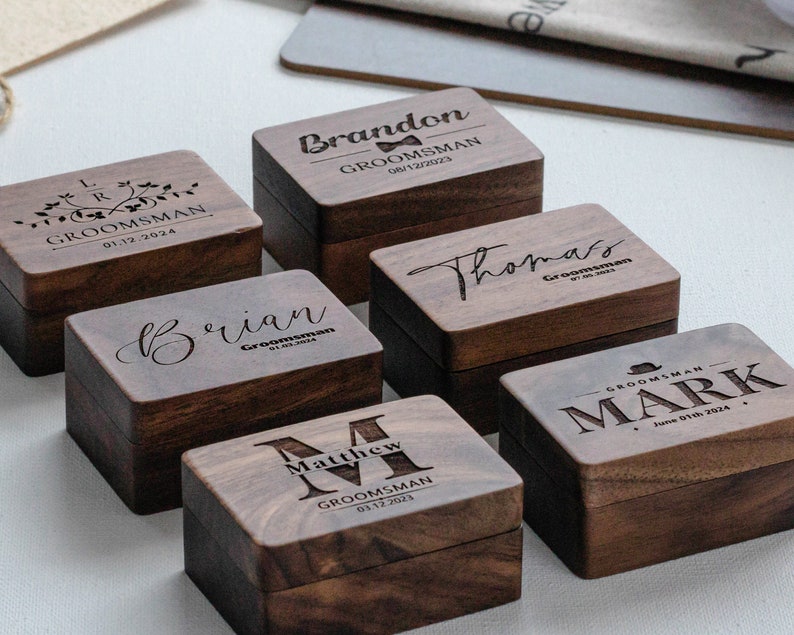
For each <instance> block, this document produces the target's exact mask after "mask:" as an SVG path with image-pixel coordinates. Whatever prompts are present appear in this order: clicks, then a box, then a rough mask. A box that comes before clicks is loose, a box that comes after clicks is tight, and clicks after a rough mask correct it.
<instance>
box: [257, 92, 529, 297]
mask: <svg viewBox="0 0 794 635" xmlns="http://www.w3.org/2000/svg"><path fill="white" fill-rule="evenodd" d="M253 164H254V210H255V211H256V212H257V213H258V214H259V215H260V216H261V217H262V221H263V225H264V239H265V248H266V249H267V251H268V252H269V253H270V254H271V255H272V256H273V257H274V258H275V259H276V260H277V261H278V263H279V264H281V265H282V266H283V267H284V268H285V269H290V268H293V267H299V268H303V269H308V270H309V271H312V272H313V273H315V274H317V275H318V276H319V278H320V280H322V281H323V282H324V283H325V284H326V285H328V288H329V289H331V291H333V292H334V293H335V294H336V295H337V296H338V297H339V298H340V299H341V300H342V301H343V302H344V303H345V304H352V303H354V302H361V301H363V300H366V299H367V293H368V289H369V277H368V271H367V267H368V256H369V253H370V252H371V251H373V250H374V249H378V248H380V247H386V246H389V245H396V244H398V243H401V242H406V241H410V240H415V239H417V238H424V237H426V236H435V235H436V234H442V233H445V232H450V231H454V230H457V229H464V228H467V227H474V226H476V225H483V224H486V223H492V222H495V221H499V220H505V219H507V218H515V217H517V216H523V215H526V214H533V213H536V212H539V211H540V210H541V195H542V193H543V155H542V154H541V153H540V151H539V150H538V149H537V148H536V147H535V146H534V145H533V144H532V143H531V142H530V141H529V140H528V139H527V138H526V137H524V135H522V134H521V133H520V132H519V131H518V130H517V129H516V128H514V127H513V126H512V125H511V124H510V123H508V122H507V120H505V119H504V118H503V117H502V116H501V115H500V114H499V113H497V112H496V110H494V108H493V107H492V106H490V105H489V104H488V103H487V102H486V101H485V100H484V99H482V98H481V97H480V96H479V95H478V94H477V93H475V92H474V91H473V90H471V89H468V88H454V89H449V90H442V91H438V92H432V93H427V94H423V95H420V96H418V97H411V98H408V99H401V100H397V101H393V102H389V103H385V104H379V105H376V106H370V107H366V108H359V109H356V110H350V111H346V112H340V113H336V114H332V115H327V116H323V117H316V118H313V119H306V120H303V121H297V122H294V123H289V124H284V125H280V126H274V127H271V128H265V129H263V130H258V131H257V132H255V133H254V135H253Z"/></svg>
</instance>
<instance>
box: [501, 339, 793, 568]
mask: <svg viewBox="0 0 794 635" xmlns="http://www.w3.org/2000/svg"><path fill="white" fill-rule="evenodd" d="M502 385H503V389H502V394H501V397H502V399H501V406H502V409H501V415H500V427H499V451H500V453H501V454H502V456H504V457H505V458H506V459H507V461H508V462H509V463H510V464H511V465H512V466H513V467H514V468H515V469H516V470H517V471H518V472H519V474H521V476H522V478H523V479H524V482H525V489H524V491H525V499H524V518H525V519H526V521H527V523H528V524H529V525H530V526H531V527H532V529H534V531H535V532H536V533H537V534H538V535H539V536H540V537H541V538H542V539H543V540H544V541H545V542H546V544H547V545H548V546H549V547H551V549H552V550H553V551H554V552H556V553H557V555H558V556H559V557H560V558H561V559H562V560H563V561H564V562H565V564H567V565H568V567H570V568H571V570H573V571H574V572H575V573H576V574H578V575H580V576H582V577H585V578H596V577H600V576H605V575H611V574H613V573H619V572H622V571H627V570H629V569H634V568H637V567H642V566H646V565H650V564H654V563H657V562H662V561H665V560H669V559H672V558H677V557H680V556H685V555H688V554H692V553H696V552H699V551H704V550H706V549H712V548H715V547H721V546H723V545H728V544H731V543H735V542H739V541H741V540H747V539H749V538H756V537H758V536H763V535H765V534H770V533H773V532H777V531H781V530H784V529H789V528H791V527H793V526H794V514H792V500H794V496H793V495H794V485H792V483H794V461H793V460H792V459H794V369H792V368H791V366H790V365H789V364H787V363H786V362H785V361H784V360H783V359H781V358H780V357H779V356H778V355H776V354H775V353H774V352H773V351H772V350H770V348H769V347H768V346H767V345H766V344H764V343H763V342H762V341H761V340H760V339H759V338H758V337H757V336H756V335H754V334H753V333H752V332H750V331H749V330H748V329H747V328H745V327H743V326H740V325H738V324H723V325H720V326H713V327H709V328H704V329H699V330H695V331H688V332H685V333H680V334H678V335H671V336H668V337H663V338H659V339H655V340H649V341H646V342H639V343H636V344H631V345H629V346H623V347H619V348H614V349H611V350H608V351H602V352H599V353H594V354H592V355H585V356H582V357H577V358H572V359H566V360H563V361H559V362H554V363H552V364H546V365H543V366H536V367H534V368H528V369H524V370H520V371H516V372H514V373H510V374H508V375H506V376H505V377H503V378H502Z"/></svg>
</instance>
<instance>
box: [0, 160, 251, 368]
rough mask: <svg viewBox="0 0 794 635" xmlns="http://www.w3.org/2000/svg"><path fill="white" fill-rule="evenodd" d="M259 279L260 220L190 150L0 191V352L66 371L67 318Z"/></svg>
mask: <svg viewBox="0 0 794 635" xmlns="http://www.w3.org/2000/svg"><path fill="white" fill-rule="evenodd" d="M261 272H262V239H261V221H260V220H259V218H257V216H256V214H254V213H253V211H252V210H251V209H250V208H249V207H248V206H247V205H246V204H245V203H244V202H243V200H242V199H241V198H240V197H239V196H237V194H235V193H234V191H232V189H231V188H230V187H229V186H228V185H226V183H224V182H223V180H222V179H221V178H220V177H219V176H218V175H217V174H216V173H215V172H214V171H213V170H212V169H211V168H210V167H209V166H208V165H207V164H206V163H205V162H204V161H203V160H202V159H201V158H200V157H199V156H198V155H197V154H195V153H194V152H188V151H178V152H169V153H165V154H158V155H155V156H149V157H143V158H139V159H133V160H131V161H124V162H121V163H114V164H112V165H105V166H102V167H97V168H92V169H86V170H80V171H78V172H70V173H68V174H61V175H58V176H51V177H47V178H43V179H38V180H35V181H27V182H24V183H17V184H13V185H6V186H4V187H0V344H1V345H2V346H3V348H4V349H5V350H6V352H7V353H8V354H9V355H10V357H11V358H12V359H13V360H14V362H16V364H17V365H18V366H19V367H20V368H21V369H22V371H23V372H25V373H26V374H28V375H45V374H48V373H55V372H59V371H61V370H63V321H64V319H65V318H66V316H67V315H70V314H72V313H77V312H79V311H87V310H90V309H95V308H98V307H102V306H108V305H111V304H118V303H120V302H128V301H130V300H137V299H140V298H145V297H150V296H155V295H161V294H164V293H172V292H175V291H182V290H185V289H192V288H196V287H201V286H206V285H211V284H217V283H220V282H226V281H229V280H237V279H239V278H247V277H249V276H256V275H259V274H260V273H261Z"/></svg>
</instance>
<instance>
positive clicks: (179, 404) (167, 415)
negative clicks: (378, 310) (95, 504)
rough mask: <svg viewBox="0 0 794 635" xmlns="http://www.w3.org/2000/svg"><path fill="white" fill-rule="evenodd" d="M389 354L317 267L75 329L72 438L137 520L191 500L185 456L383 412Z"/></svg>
mask: <svg viewBox="0 0 794 635" xmlns="http://www.w3.org/2000/svg"><path fill="white" fill-rule="evenodd" d="M381 358H382V349H381V345H380V343H379V342H378V341H377V340H376V339H375V338H374V337H373V336H372V335H371V334H370V333H369V331H367V329H366V327H365V326H364V325H363V324H361V322H360V321H359V320H358V319H357V318H356V317H355V316H354V315H353V314H352V313H350V311H349V310H348V309H347V308H346V307H345V306H344V305H343V304H342V303H341V302H339V300H338V299H337V298H336V297H334V295H333V294H332V293H331V292H330V291H328V289H327V288H326V287H325V286H323V285H322V283H321V282H320V281H319V280H317V278H315V277H314V276H313V275H312V274H310V273H308V272H306V271H299V270H295V271H288V272H283V273H277V274H271V275H268V276H259V277H256V278H248V279H246V280H239V281H235V282H228V283H225V284H220V285H215V286H211V287H205V288H202V289H194V290H191V291H183V292H181V293H174V294H170V295H164V296H159V297H156V298H149V299H147V300H139V301H137V302H131V303H127V304H121V305H117V306H113V307H107V308H103V309H96V310H94V311H88V312H85V313H79V314H77V315H72V316H70V317H69V318H68V319H67V321H66V429H67V431H68V432H69V434H70V435H71V436H72V438H73V439H74V440H75V441H76V442H77V443H78V445H79V446H80V447H81V448H82V449H83V451H84V452H85V453H86V455H87V456H88V458H89V459H91V461H92V462H93V463H94V465H95V466H96V467H97V469H98V470H99V471H100V472H101V473H102V475H103V476H104V477H105V478H106V479H107V481H108V482H109V483H110V485H111V486H112V487H113V489H114V490H115V491H116V493H117V494H118V495H119V496H120V497H121V498H122V500H123V501H124V502H125V503H126V504H127V506H129V507H130V509H132V510H133V511H134V512H136V513H151V512H156V511H161V510H164V509H169V508H172V507H177V506H179V504H180V485H179V457H180V455H181V454H182V452H184V451H185V450H187V449H189V448H192V447H196V446H199V445H204V444H206V443H214V442H216V441H221V440H223V439H228V438H231V437H234V436H238V435H241V434H249V433H251V432H255V431H258V430H264V429H268V428H273V427H277V426H282V425H285V424H288V423H294V422H296V421H301V420H303V419H306V418H310V417H317V416H322V415H325V414H331V413H334V412H340V411H343V410H349V409H350V408H357V407H361V406H366V405H370V404H375V403H380V401H381V390H382V379H381Z"/></svg>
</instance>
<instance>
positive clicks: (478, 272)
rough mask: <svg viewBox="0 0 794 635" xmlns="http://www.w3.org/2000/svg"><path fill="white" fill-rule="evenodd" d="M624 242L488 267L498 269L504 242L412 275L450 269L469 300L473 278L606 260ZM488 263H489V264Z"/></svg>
mask: <svg viewBox="0 0 794 635" xmlns="http://www.w3.org/2000/svg"><path fill="white" fill-rule="evenodd" d="M623 240H624V239H621V240H618V241H617V242H614V243H606V242H605V241H604V240H602V239H599V240H596V241H595V242H593V243H591V244H590V246H589V247H586V248H584V249H580V248H579V247H572V248H569V249H566V250H565V251H564V252H563V253H561V254H558V255H556V256H540V255H535V254H531V253H530V254H527V255H525V256H524V257H523V258H521V260H518V261H512V260H508V261H507V262H504V261H502V262H500V263H499V264H498V265H496V268H495V269H493V270H492V269H489V268H488V267H490V266H494V265H492V264H491V263H492V262H493V261H494V260H495V258H493V257H492V256H491V254H492V253H493V252H494V251H496V250H497V249H502V248H504V247H508V245H507V243H503V244H501V245H492V246H491V247H478V248H477V249H475V250H474V251H470V252H468V253H465V254H461V255H459V256H454V257H453V258H449V259H447V260H443V261H441V262H437V263H435V264H432V265H425V266H423V267H417V268H416V269H413V270H412V271H409V272H408V275H409V276H415V275H417V274H420V273H425V272H426V271H430V270H431V269H437V268H444V269H449V270H450V271H452V272H453V273H454V274H455V281H456V283H457V287H458V293H459V294H460V299H461V300H462V301H465V300H466V293H467V282H468V281H470V280H471V279H472V278H473V280H474V283H475V285H480V284H482V283H483V282H484V281H485V280H486V279H488V278H499V277H501V276H504V275H513V274H515V273H517V272H518V270H519V269H522V268H524V267H526V269H527V270H529V271H535V270H536V269H537V267H538V265H540V264H544V263H547V262H553V261H560V260H587V259H588V258H591V257H600V258H604V259H606V258H609V257H610V256H611V255H612V250H613V249H614V248H615V247H617V246H618V245H619V244H620V243H622V242H623ZM489 258H490V260H489ZM486 261H488V262H487V263H486ZM486 265H487V266H486Z"/></svg>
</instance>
